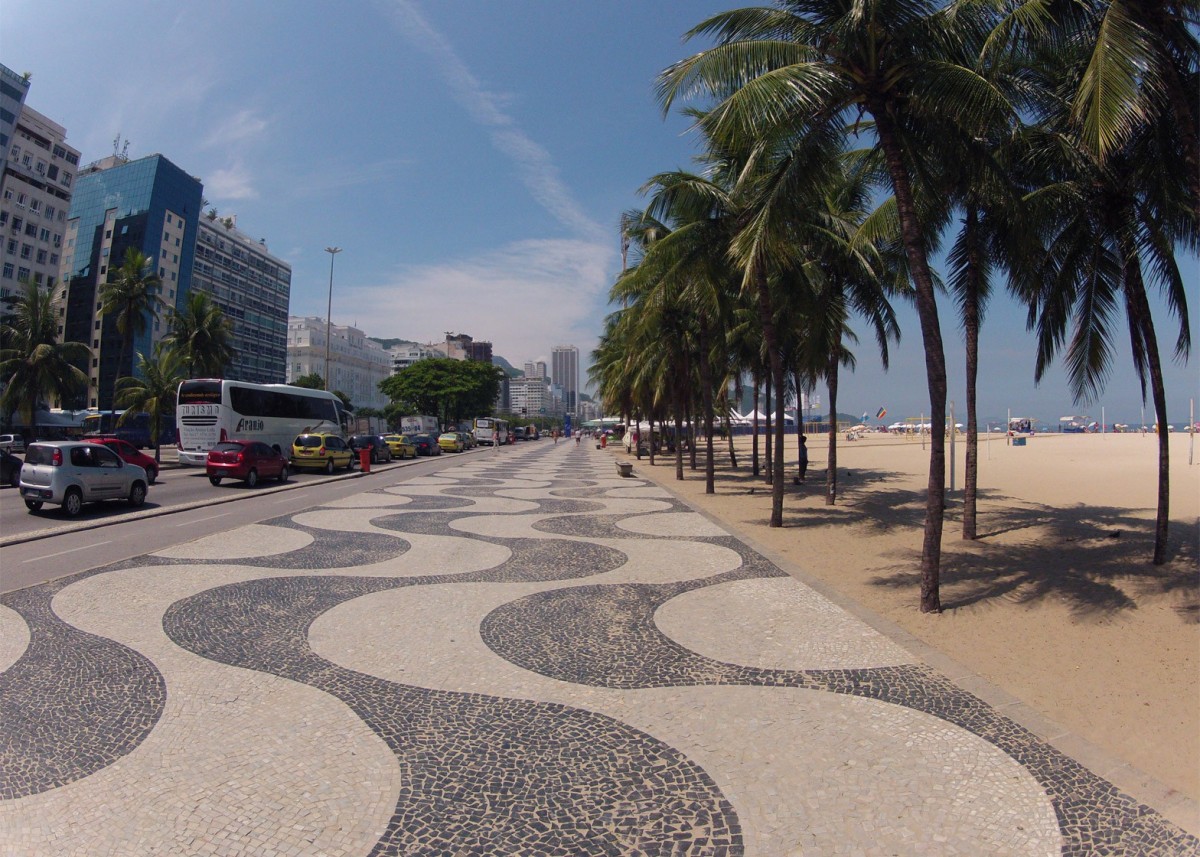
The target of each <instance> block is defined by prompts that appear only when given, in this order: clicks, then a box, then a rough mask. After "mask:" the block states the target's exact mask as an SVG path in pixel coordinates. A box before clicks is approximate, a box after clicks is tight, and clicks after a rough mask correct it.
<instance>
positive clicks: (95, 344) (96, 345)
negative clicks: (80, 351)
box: [92, 339, 100, 348]
mask: <svg viewBox="0 0 1200 857" xmlns="http://www.w3.org/2000/svg"><path fill="white" fill-rule="evenodd" d="M99 347H100V340H99V339H93V340H92V348H99Z"/></svg>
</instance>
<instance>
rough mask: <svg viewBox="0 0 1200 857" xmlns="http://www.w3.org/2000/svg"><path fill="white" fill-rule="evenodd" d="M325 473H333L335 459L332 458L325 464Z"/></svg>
mask: <svg viewBox="0 0 1200 857" xmlns="http://www.w3.org/2000/svg"><path fill="white" fill-rule="evenodd" d="M325 472H326V473H333V459H332V458H330V459H329V460H328V461H326V462H325Z"/></svg>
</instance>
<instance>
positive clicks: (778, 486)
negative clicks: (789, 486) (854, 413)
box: [771, 357, 787, 527]
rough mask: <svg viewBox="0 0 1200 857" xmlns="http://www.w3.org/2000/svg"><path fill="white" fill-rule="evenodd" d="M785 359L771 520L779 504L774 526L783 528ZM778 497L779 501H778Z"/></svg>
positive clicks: (777, 400) (778, 397) (777, 405)
mask: <svg viewBox="0 0 1200 857" xmlns="http://www.w3.org/2000/svg"><path fill="white" fill-rule="evenodd" d="M783 371H784V370H783V358H782V357H780V358H779V386H778V388H777V390H776V393H775V466H774V468H773V469H772V473H773V474H774V476H775V479H774V480H773V481H772V483H771V489H772V490H771V520H772V521H774V520H775V519H776V517H777V516H776V508H775V507H776V503H778V507H779V510H778V519H779V523H778V524H772V526H780V527H782V526H783V490H784V485H783V478H784V475H785V470H786V468H785V466H784V463H783V456H784V452H785V450H784V445H785V444H786V443H787V418H786V416H787V412H786V409H787V396H785V395H784V389H785V387H784V381H783ZM776 497H778V500H776Z"/></svg>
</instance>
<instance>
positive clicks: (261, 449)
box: [204, 440, 288, 488]
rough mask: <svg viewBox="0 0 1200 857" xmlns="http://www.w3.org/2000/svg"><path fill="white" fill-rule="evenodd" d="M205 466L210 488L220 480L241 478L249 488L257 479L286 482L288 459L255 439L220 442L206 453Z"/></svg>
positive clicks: (256, 482)
mask: <svg viewBox="0 0 1200 857" xmlns="http://www.w3.org/2000/svg"><path fill="white" fill-rule="evenodd" d="M204 467H205V470H206V471H207V472H208V481H209V482H211V483H212V484H213V485H220V484H221V480H222V479H241V480H242V481H243V482H245V483H246V484H247V485H249V486H250V487H251V488H253V487H254V486H255V485H257V484H258V480H259V479H266V478H274V479H277V480H279V481H280V482H287V481H288V460H287V456H285V455H284V454H283V453H282V452H280V451H279V450H277V449H275V448H274V447H271V446H267V445H266V444H265V443H263V442H262V441H258V440H227V441H222V442H221V443H218V444H217V445H216V446H214V447H213V448H212V449H210V450H209V451H208V461H207V462H206V463H205V465H204Z"/></svg>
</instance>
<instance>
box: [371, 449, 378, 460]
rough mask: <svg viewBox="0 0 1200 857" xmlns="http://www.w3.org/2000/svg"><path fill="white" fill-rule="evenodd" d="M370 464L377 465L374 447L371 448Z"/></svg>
mask: <svg viewBox="0 0 1200 857" xmlns="http://www.w3.org/2000/svg"><path fill="white" fill-rule="evenodd" d="M371 463H372V464H378V463H379V456H378V455H376V454H375V447H371Z"/></svg>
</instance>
